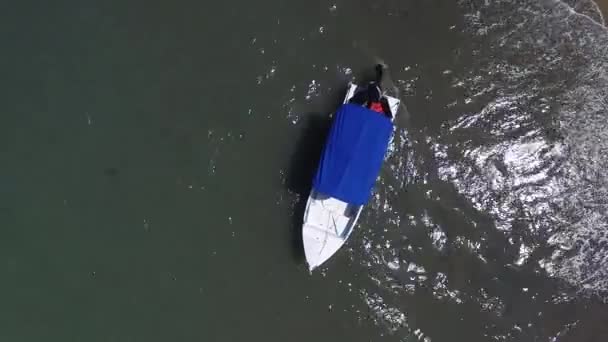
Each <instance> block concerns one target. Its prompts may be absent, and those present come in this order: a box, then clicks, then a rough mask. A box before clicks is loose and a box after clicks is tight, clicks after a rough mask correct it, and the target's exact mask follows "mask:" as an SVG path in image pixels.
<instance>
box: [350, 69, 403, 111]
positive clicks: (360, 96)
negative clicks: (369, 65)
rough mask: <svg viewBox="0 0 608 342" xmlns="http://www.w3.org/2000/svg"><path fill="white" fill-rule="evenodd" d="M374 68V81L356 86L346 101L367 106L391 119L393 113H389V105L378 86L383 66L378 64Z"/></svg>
mask: <svg viewBox="0 0 608 342" xmlns="http://www.w3.org/2000/svg"><path fill="white" fill-rule="evenodd" d="M375 70H376V79H375V81H372V82H370V83H369V84H368V85H366V86H360V87H358V88H357V91H356V92H355V95H354V96H353V97H352V98H351V99H350V101H348V102H349V103H355V104H358V105H361V106H364V107H367V108H369V109H370V110H373V111H374V112H378V113H381V114H384V115H385V116H386V117H388V118H389V119H392V118H393V114H392V113H391V107H390V105H389V103H388V100H387V99H386V97H385V96H383V95H382V88H381V87H380V83H381V80H382V75H383V73H384V67H383V66H382V65H381V64H378V65H376V68H375Z"/></svg>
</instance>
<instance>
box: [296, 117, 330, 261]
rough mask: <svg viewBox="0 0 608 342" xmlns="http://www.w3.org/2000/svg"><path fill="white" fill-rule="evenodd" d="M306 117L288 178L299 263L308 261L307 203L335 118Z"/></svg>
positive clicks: (302, 123) (301, 125)
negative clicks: (304, 239) (304, 236)
mask: <svg viewBox="0 0 608 342" xmlns="http://www.w3.org/2000/svg"><path fill="white" fill-rule="evenodd" d="M302 117H303V119H302V120H301V121H300V122H299V124H298V126H300V129H299V131H300V133H299V137H298V139H297V140H296V144H295V148H294V151H293V154H292V157H291V159H290V161H289V169H288V173H287V179H286V185H287V188H288V190H289V191H291V192H293V193H295V194H296V201H295V203H294V204H293V212H292V220H291V232H292V234H291V239H292V246H293V257H294V259H295V261H296V262H298V263H300V262H303V261H304V259H305V258H304V246H303V244H302V220H303V216H304V210H305V209H306V201H307V200H308V195H309V194H310V191H311V189H312V179H313V177H314V175H315V172H316V170H317V166H318V164H319V160H320V158H321V153H322V151H323V146H324V145H325V140H326V139H327V135H328V134H329V129H330V127H331V118H330V117H329V115H327V114H319V113H308V114H305V115H303V116H302Z"/></svg>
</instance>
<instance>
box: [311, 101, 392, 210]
mask: <svg viewBox="0 0 608 342" xmlns="http://www.w3.org/2000/svg"><path fill="white" fill-rule="evenodd" d="M392 131H393V124H392V122H391V120H390V119H388V118H387V117H385V116H384V115H381V114H379V113H376V112H373V111H371V110H369V109H367V108H365V107H362V106H359V105H355V104H345V105H343V106H342V107H340V108H339V109H338V111H337V112H336V115H335V118H334V121H333V125H332V127H331V131H330V133H329V137H328V138H327V142H326V143H325V148H324V150H323V155H322V156H321V162H320V163H319V168H318V170H317V174H316V176H315V179H314V181H313V187H314V189H315V190H317V191H318V192H320V193H322V194H325V195H329V196H331V197H335V198H337V199H339V200H341V201H344V202H347V203H349V204H354V205H364V204H365V203H367V201H368V200H369V197H370V195H371V191H372V188H373V187H374V184H375V183H376V178H377V177H378V174H379V173H380V168H381V167H382V162H383V161H384V154H385V153H386V150H387V148H388V143H389V140H390V137H391V133H392Z"/></svg>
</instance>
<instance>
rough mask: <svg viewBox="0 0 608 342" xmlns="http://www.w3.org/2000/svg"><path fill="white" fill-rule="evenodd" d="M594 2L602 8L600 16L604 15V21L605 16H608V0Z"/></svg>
mask: <svg viewBox="0 0 608 342" xmlns="http://www.w3.org/2000/svg"><path fill="white" fill-rule="evenodd" d="M595 3H596V4H597V5H598V6H599V8H600V9H601V10H602V16H603V17H604V22H605V21H606V17H608V0H595Z"/></svg>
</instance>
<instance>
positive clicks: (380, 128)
mask: <svg viewBox="0 0 608 342" xmlns="http://www.w3.org/2000/svg"><path fill="white" fill-rule="evenodd" d="M358 91H359V90H358V86H357V85H355V84H349V87H348V91H347V93H346V96H345V98H344V103H343V105H342V106H341V107H340V108H339V109H338V110H337V111H336V114H335V116H334V120H333V123H332V127H331V131H330V133H329V137H328V139H327V141H326V144H325V147H324V150H323V155H322V157H321V162H320V164H319V168H318V169H317V173H316V176H315V178H314V180H313V189H312V191H311V193H310V195H309V197H308V202H307V204H306V210H305V212H304V220H303V227H302V239H303V243H304V253H305V255H306V261H307V263H308V267H309V269H310V270H311V271H312V270H313V269H315V268H317V267H318V266H320V265H321V264H323V263H324V262H325V261H327V260H328V259H329V258H330V257H331V256H332V255H334V254H335V253H336V252H337V251H338V249H340V247H342V245H343V244H344V242H346V240H347V239H348V237H349V236H350V234H351V233H352V231H353V229H354V227H355V225H356V224H357V220H358V219H359V216H360V215H361V211H362V210H363V206H364V205H365V203H367V201H368V200H369V197H370V195H371V191H372V188H373V186H374V184H375V182H376V178H377V177H378V174H379V173H380V168H381V167H382V163H383V161H384V154H385V153H386V150H387V148H388V143H389V140H390V137H391V134H392V131H393V124H392V121H394V119H395V117H396V115H397V110H398V109H399V104H400V101H399V100H398V99H396V98H394V97H390V96H385V99H386V100H387V104H388V106H389V107H390V110H391V112H392V119H389V118H388V117H386V116H384V115H382V114H379V113H377V112H375V111H373V110H371V109H368V108H366V107H363V106H360V105H357V104H352V103H349V102H350V101H351V99H352V98H353V97H354V96H355V95H356V94H358Z"/></svg>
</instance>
